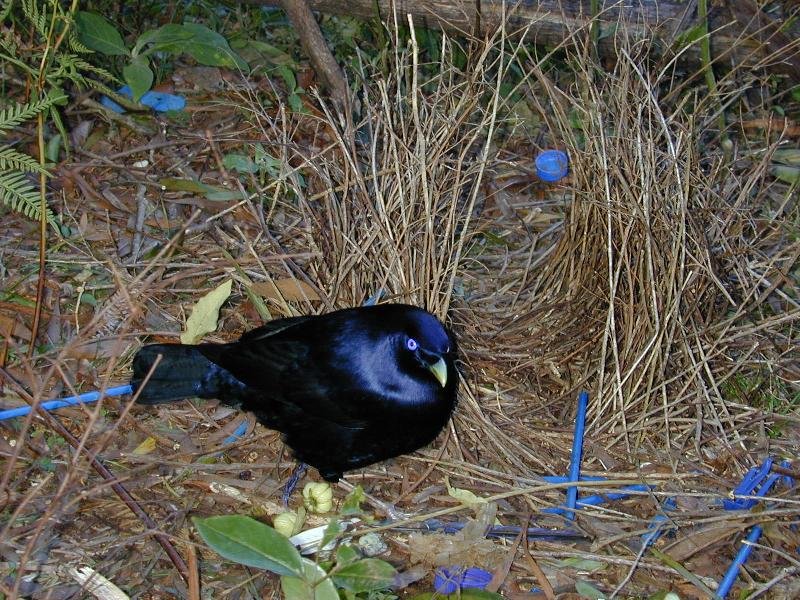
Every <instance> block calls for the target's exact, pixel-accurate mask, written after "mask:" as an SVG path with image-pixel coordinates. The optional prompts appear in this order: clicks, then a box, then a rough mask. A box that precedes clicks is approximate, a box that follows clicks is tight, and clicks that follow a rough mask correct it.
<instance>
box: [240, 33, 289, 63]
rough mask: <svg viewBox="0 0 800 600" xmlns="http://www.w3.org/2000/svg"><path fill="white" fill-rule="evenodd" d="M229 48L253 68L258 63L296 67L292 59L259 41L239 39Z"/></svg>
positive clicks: (281, 51) (277, 49) (270, 45)
mask: <svg viewBox="0 0 800 600" xmlns="http://www.w3.org/2000/svg"><path fill="white" fill-rule="evenodd" d="M231 48H233V49H234V50H236V52H238V53H239V56H241V57H242V58H244V59H245V60H246V61H247V62H248V63H250V64H251V65H253V68H255V67H256V66H257V65H258V63H262V66H263V63H269V64H271V65H288V66H290V67H296V66H297V63H295V61H294V59H293V58H292V57H291V56H290V55H288V54H286V52H284V51H283V50H280V49H279V48H277V47H275V46H273V45H272V44H267V43H266V42H262V41H259V40H253V39H246V38H239V39H237V40H234V41H232V42H231Z"/></svg>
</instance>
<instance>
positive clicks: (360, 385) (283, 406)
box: [131, 304, 458, 481]
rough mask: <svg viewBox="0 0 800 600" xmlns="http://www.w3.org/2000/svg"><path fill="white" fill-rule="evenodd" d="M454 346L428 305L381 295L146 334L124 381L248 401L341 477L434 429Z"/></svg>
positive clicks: (306, 457)
mask: <svg viewBox="0 0 800 600" xmlns="http://www.w3.org/2000/svg"><path fill="white" fill-rule="evenodd" d="M158 357H161V358H160V361H159V362H158V363H156V360H157V358H158ZM455 357H456V345H455V339H454V337H453V335H452V334H450V333H448V332H447V330H445V328H444V327H443V326H442V324H441V323H440V322H439V321H438V320H437V319H436V317H434V316H433V315H432V314H431V313H429V312H427V311H425V310H422V309H421V308H417V307H414V306H408V305H405V304H383V305H379V306H368V307H366V306H365V307H360V308H349V309H345V310H339V311H335V312H331V313H328V314H325V315H319V316H305V317H292V318H287V319H276V320H274V321H270V322H269V323H267V324H266V325H264V326H262V327H259V328H258V329H254V330H253V331H250V332H247V333H245V334H244V335H243V336H242V337H241V338H239V340H238V341H236V342H233V343H230V344H199V345H196V346H189V345H181V344H153V345H149V346H144V347H143V348H142V349H141V350H139V352H138V353H137V355H136V357H135V358H134V360H133V378H132V381H131V383H132V385H133V389H134V391H138V392H139V397H138V402H139V403H140V404H158V403H161V402H172V401H175V400H180V399H183V398H190V397H193V396H198V397H200V398H218V399H219V400H221V401H222V402H224V403H225V404H229V405H233V406H236V407H241V408H243V409H245V410H249V411H252V412H253V413H254V414H255V415H256V417H258V419H259V420H260V421H261V422H262V423H264V424H265V425H266V426H268V427H270V428H272V429H277V430H278V431H281V432H282V433H283V434H284V439H285V441H286V443H287V444H288V446H289V447H290V448H292V450H293V451H294V454H295V456H296V457H297V458H298V459H299V460H301V461H303V462H305V463H307V464H309V465H311V466H313V467H315V468H317V469H318V470H319V472H320V474H321V475H322V477H323V478H325V479H326V480H328V481H337V480H338V479H339V478H340V477H341V476H342V473H343V472H344V471H347V470H350V469H356V468H359V467H363V466H366V465H369V464H372V463H375V462H378V461H381V460H385V459H388V458H392V457H395V456H399V455H400V454H405V453H407V452H412V451H414V450H416V449H418V448H421V447H422V446H425V445H426V444H428V443H430V442H431V441H432V440H433V439H434V438H435V437H436V436H437V435H438V433H439V432H440V431H441V430H442V428H443V427H444V426H445V425H446V424H447V421H448V419H449V418H450V414H451V412H452V411H453V408H454V407H455V404H456V384H457V381H458V374H457V372H456V367H455ZM154 365H155V367H154ZM151 371H152V373H151ZM148 374H149V375H150V378H149V380H147V383H146V384H144V381H145V379H146V378H147V376H148ZM139 388H141V389H139Z"/></svg>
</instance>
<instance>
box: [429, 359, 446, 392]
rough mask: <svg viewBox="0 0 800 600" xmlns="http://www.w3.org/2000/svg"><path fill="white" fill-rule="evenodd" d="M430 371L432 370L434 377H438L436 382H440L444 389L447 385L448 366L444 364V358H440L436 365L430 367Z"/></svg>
mask: <svg viewBox="0 0 800 600" xmlns="http://www.w3.org/2000/svg"><path fill="white" fill-rule="evenodd" d="M428 369H430V371H431V373H433V376H434V377H436V381H438V382H439V383H440V384H441V385H442V387H444V386H446V385H447V364H446V363H445V362H444V359H443V358H441V357H440V358H439V360H437V361H436V362H435V363H433V364H432V365H428Z"/></svg>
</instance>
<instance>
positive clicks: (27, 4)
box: [22, 0, 47, 38]
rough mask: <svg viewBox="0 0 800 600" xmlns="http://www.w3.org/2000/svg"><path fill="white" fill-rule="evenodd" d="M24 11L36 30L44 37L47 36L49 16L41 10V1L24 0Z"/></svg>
mask: <svg viewBox="0 0 800 600" xmlns="http://www.w3.org/2000/svg"><path fill="white" fill-rule="evenodd" d="M22 12H23V13H24V14H25V17H26V18H27V19H28V21H30V23H31V24H32V25H33V27H34V29H36V32H37V33H38V34H39V35H41V36H42V37H43V38H47V16H46V15H43V14H42V13H41V12H40V11H39V2H37V1H36V0H22Z"/></svg>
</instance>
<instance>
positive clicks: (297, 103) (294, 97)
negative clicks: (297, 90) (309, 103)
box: [287, 94, 304, 113]
mask: <svg viewBox="0 0 800 600" xmlns="http://www.w3.org/2000/svg"><path fill="white" fill-rule="evenodd" d="M287 100H288V102H289V108H291V109H292V112H296V113H301V112H303V108H304V107H303V99H302V98H301V97H300V94H289V98H288V99H287Z"/></svg>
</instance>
